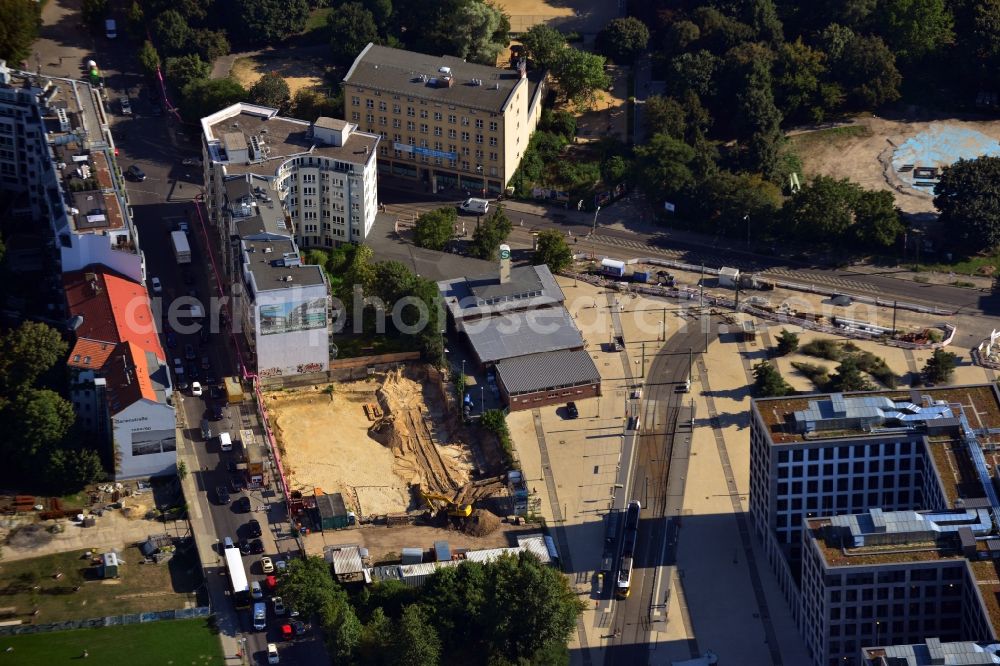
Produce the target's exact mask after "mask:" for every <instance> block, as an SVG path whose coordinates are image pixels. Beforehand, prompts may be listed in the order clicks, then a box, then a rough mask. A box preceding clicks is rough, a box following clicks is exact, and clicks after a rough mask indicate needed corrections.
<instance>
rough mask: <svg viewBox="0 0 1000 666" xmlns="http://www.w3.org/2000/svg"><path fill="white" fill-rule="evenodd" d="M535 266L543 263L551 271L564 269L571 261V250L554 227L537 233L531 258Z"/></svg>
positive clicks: (556, 271) (555, 271)
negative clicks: (536, 240) (536, 242)
mask: <svg viewBox="0 0 1000 666" xmlns="http://www.w3.org/2000/svg"><path fill="white" fill-rule="evenodd" d="M531 263H533V264H534V265H535V266H541V265H542V264H545V265H546V266H548V267H549V270H550V271H552V272H553V273H558V272H560V271H563V270H566V269H567V268H569V267H570V265H572V263H573V252H572V250H570V249H569V245H567V244H566V239H565V238H564V237H563V235H562V234H561V233H559V232H558V231H556V230H554V229H546V230H545V231H542V232H541V233H539V234H538V245H537V246H536V247H535V255H534V257H533V258H532V260H531Z"/></svg>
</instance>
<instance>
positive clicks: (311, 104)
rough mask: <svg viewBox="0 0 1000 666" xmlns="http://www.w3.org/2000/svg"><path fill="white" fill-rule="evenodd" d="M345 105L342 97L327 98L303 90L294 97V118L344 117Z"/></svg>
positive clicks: (321, 94) (314, 92)
mask: <svg viewBox="0 0 1000 666" xmlns="http://www.w3.org/2000/svg"><path fill="white" fill-rule="evenodd" d="M343 113H344V104H343V99H342V98H341V97H327V96H326V95H324V94H323V93H320V92H317V91H315V90H308V89H306V88H302V89H300V90H298V91H296V93H295V96H294V97H292V108H291V114H292V117H293V118H301V119H303V120H316V119H317V118H319V117H320V116H331V117H334V118H338V117H342V116H343Z"/></svg>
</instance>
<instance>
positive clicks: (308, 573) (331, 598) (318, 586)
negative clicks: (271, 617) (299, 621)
mask: <svg viewBox="0 0 1000 666" xmlns="http://www.w3.org/2000/svg"><path fill="white" fill-rule="evenodd" d="M278 592H279V593H280V594H281V597H282V598H283V599H284V600H285V603H286V604H287V605H289V606H294V607H295V608H296V609H297V610H298V611H299V612H301V613H302V614H303V615H304V616H305V617H309V616H312V615H316V614H318V613H319V612H320V611H321V610H322V609H323V608H325V607H326V606H328V605H329V604H331V603H334V602H335V601H336V600H337V599H339V598H341V597H343V596H346V595H344V591H343V590H342V589H341V588H340V586H338V585H337V584H336V582H334V580H333V577H332V575H331V573H330V565H329V564H327V563H326V561H325V560H324V559H323V558H322V557H318V556H315V555H313V556H311V557H307V558H306V559H304V560H297V559H296V560H292V561H291V562H289V564H288V570H287V571H286V572H285V574H284V575H283V576H281V578H279V579H278Z"/></svg>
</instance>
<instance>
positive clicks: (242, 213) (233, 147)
mask: <svg viewBox="0 0 1000 666" xmlns="http://www.w3.org/2000/svg"><path fill="white" fill-rule="evenodd" d="M201 127H202V157H203V162H204V170H205V171H204V182H205V203H206V205H207V207H208V211H209V221H210V223H211V224H212V225H214V226H215V227H216V231H217V233H218V234H219V244H220V245H219V246H220V248H221V249H225V248H227V247H228V245H227V241H228V239H229V237H231V236H233V235H236V233H235V231H234V229H233V220H235V219H240V218H243V217H252V216H253V215H255V214H256V215H260V216H263V217H275V218H277V217H283V218H284V226H286V227H287V229H288V230H289V232H290V233H291V234H293V237H294V239H295V242H296V243H297V244H298V245H299V246H300V247H307V248H308V247H325V248H331V247H334V246H336V245H338V244H340V243H360V242H363V241H364V240H365V238H367V236H368V233H369V232H370V231H371V228H372V225H373V224H374V223H375V215H376V213H377V212H378V182H377V173H376V166H375V162H376V157H375V155H376V152H377V148H378V145H379V141H380V137H379V136H377V135H374V134H369V133H366V132H362V131H359V130H358V126H357V124H356V123H348V122H345V121H342V120H336V119H333V118H326V117H320V118H317V119H315V120H313V121H306V120H298V119H294V118H284V117H282V116H279V115H278V109H273V108H270V107H265V106H259V105H255V104H247V103H238V104H233V105H232V106H229V107H226V108H225V109H222V110H221V111H218V112H216V113H213V114H212V115H210V116H207V117H205V118H202V119H201ZM234 179H235V180H241V181H244V182H245V183H248V184H249V185H250V187H251V189H250V191H249V192H247V191H246V188H245V187H243V186H242V185H241V186H239V187H238V188H236V189H229V188H228V183H229V181H230V180H234ZM264 183H266V184H267V185H269V187H266V186H265V185H264ZM251 194H252V195H253V196H250V195H251ZM261 208H265V209H269V210H270V211H273V212H268V211H262V210H261ZM279 226H280V225H279Z"/></svg>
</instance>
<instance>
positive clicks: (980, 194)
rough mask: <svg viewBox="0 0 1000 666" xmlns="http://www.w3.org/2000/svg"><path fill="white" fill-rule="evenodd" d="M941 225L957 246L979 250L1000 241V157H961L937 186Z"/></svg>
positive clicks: (936, 193) (986, 248)
mask: <svg viewBox="0 0 1000 666" xmlns="http://www.w3.org/2000/svg"><path fill="white" fill-rule="evenodd" d="M934 194H935V196H934V205H935V206H937V209H938V210H939V211H941V216H940V218H939V222H940V224H941V228H943V229H947V230H948V235H949V237H950V238H951V240H952V242H953V243H954V244H955V246H956V247H957V248H959V249H960V250H962V251H964V252H970V253H976V252H979V251H982V250H991V249H993V248H995V247H996V246H997V245H998V244H1000V157H988V156H986V157H980V158H977V159H974V160H966V159H961V160H959V161H958V162H956V163H954V164H952V165H951V166H950V167H947V168H946V169H944V172H943V173H942V174H941V179H940V180H939V181H938V184H937V185H936V186H935V187H934Z"/></svg>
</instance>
